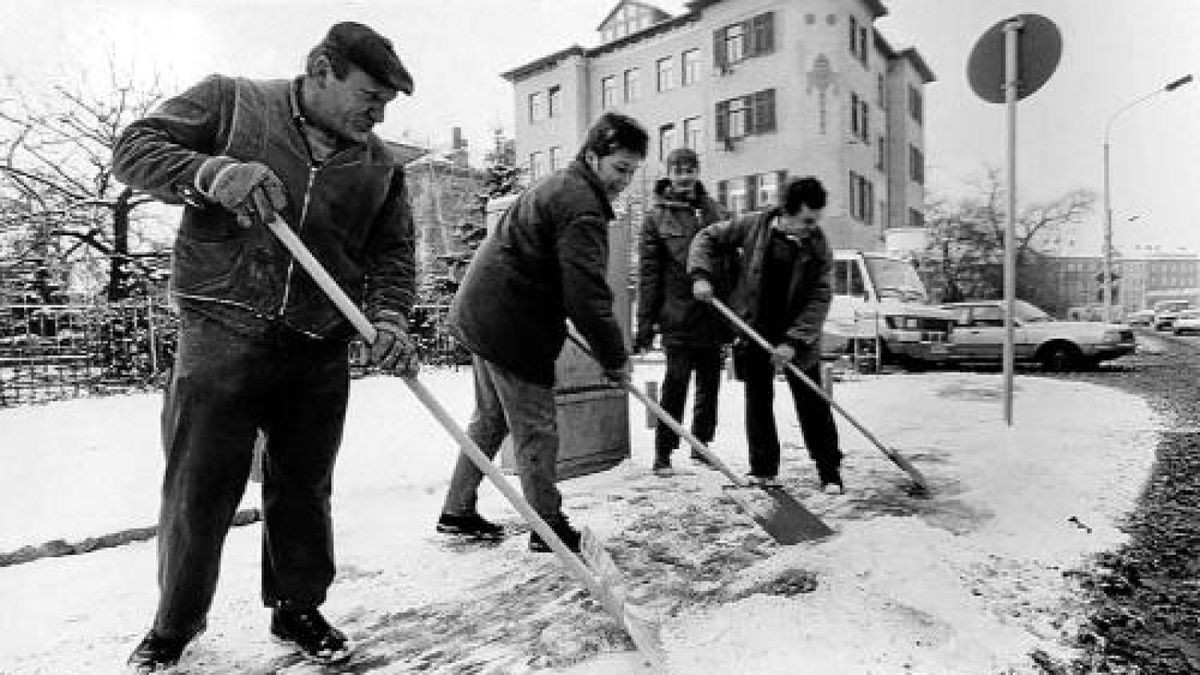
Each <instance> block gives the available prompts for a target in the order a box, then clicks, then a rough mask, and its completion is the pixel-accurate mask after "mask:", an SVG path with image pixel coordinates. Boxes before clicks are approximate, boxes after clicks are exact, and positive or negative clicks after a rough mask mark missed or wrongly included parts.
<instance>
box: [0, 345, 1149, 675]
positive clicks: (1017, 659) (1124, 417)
mask: <svg viewBox="0 0 1200 675" xmlns="http://www.w3.org/2000/svg"><path fill="white" fill-rule="evenodd" d="M421 379H422V381H423V382H425V383H426V385H427V386H428V387H429V388H430V390H431V391H432V392H433V393H434V394H435V395H436V396H437V397H438V398H439V399H440V400H441V401H442V402H443V403H444V404H445V405H446V406H447V407H448V408H449V409H450V410H451V411H452V412H453V413H454V414H455V415H456V416H457V417H458V418H459V419H461V420H465V419H466V418H467V415H468V414H469V412H470V410H469V408H470V401H471V396H470V377H469V373H468V371H467V370H459V371H449V370H442V371H430V372H428V373H426V374H424V375H422V378H421ZM635 379H636V381H638V382H645V381H648V380H658V379H661V366H656V365H641V366H639V368H638V370H637V372H636V374H635ZM1016 383H1017V384H1016V396H1015V401H1016V403H1015V418H1016V423H1015V425H1014V426H1013V427H1011V428H1009V427H1006V425H1005V424H1004V423H1003V420H1002V408H1001V401H1002V399H1001V395H1002V390H1001V385H1002V382H1001V378H1000V376H999V375H992V374H974V373H927V374H921V375H899V374H895V375H885V376H856V377H854V378H853V379H850V380H847V381H844V382H839V383H837V384H836V385H835V396H836V397H837V399H838V401H839V402H840V403H841V404H842V405H843V406H844V407H845V408H846V409H847V410H849V411H850V412H851V413H853V414H855V415H856V417H858V418H859V419H860V421H861V422H862V423H863V424H864V425H865V426H866V427H867V428H868V429H870V430H871V431H872V432H873V433H874V434H875V435H876V436H877V437H879V438H880V439H881V440H883V441H884V442H886V443H888V445H889V447H892V448H893V449H895V450H896V451H898V452H900V453H901V454H903V455H905V456H906V457H908V458H909V459H910V460H911V461H912V462H913V463H914V464H915V465H916V466H917V467H918V468H920V470H921V471H922V472H923V473H924V474H925V475H926V476H927V477H928V478H929V479H930V482H931V483H932V486H933V495H932V497H931V498H927V499H922V498H917V497H914V496H911V495H910V494H909V493H908V491H907V490H906V487H907V483H906V477H905V475H904V474H903V473H901V472H900V471H899V470H898V469H896V467H895V466H894V465H893V464H891V463H890V462H889V461H888V460H887V458H886V457H884V455H883V454H882V453H880V452H879V451H878V450H876V449H875V448H874V447H873V446H871V445H870V444H869V443H868V442H867V440H866V439H864V438H863V437H862V436H860V435H859V434H858V433H857V432H856V431H855V430H854V429H853V428H852V427H851V426H849V425H847V424H844V423H841V424H840V427H841V431H842V444H843V448H844V450H845V451H846V455H847V458H846V464H845V466H844V470H843V473H844V477H845V479H846V482H847V486H848V488H849V494H847V495H846V496H843V497H829V496H825V495H821V494H816V490H815V488H816V486H815V482H814V481H815V478H814V475H813V471H812V466H811V463H810V462H809V461H808V459H807V457H806V456H805V455H804V451H803V448H800V447H798V444H799V442H800V440H799V430H798V428H797V427H796V424H795V415H794V413H792V412H791V410H790V398H789V397H788V396H787V394H786V388H785V387H784V386H783V385H782V383H780V385H779V386H780V389H779V396H778V397H777V414H778V416H779V419H780V421H781V425H780V426H781V433H782V435H783V438H784V441H785V443H786V444H787V448H786V449H785V451H784V454H785V463H784V467H783V473H782V476H781V478H782V479H783V480H784V482H785V483H786V484H787V486H788V487H789V488H790V489H792V491H793V492H794V493H795V494H796V495H797V496H798V497H799V498H800V499H801V500H803V501H804V502H805V503H806V504H807V505H809V506H810V508H812V509H813V510H814V511H816V512H817V513H819V514H820V515H821V517H822V518H823V519H825V520H826V522H828V523H829V524H830V525H832V526H833V527H834V528H835V529H836V530H837V531H838V532H837V534H836V536H833V537H831V538H828V539H826V540H823V541H820V542H817V543H807V544H798V545H794V546H786V547H785V546H779V545H777V544H775V543H774V542H773V541H771V540H770V539H769V538H768V537H767V536H766V535H765V534H763V533H762V532H761V530H759V529H758V528H757V527H755V526H754V524H753V522H752V521H751V520H749V519H748V518H747V517H746V516H745V515H744V513H742V512H740V511H738V510H737V509H736V508H735V507H734V506H733V505H732V504H731V503H730V502H729V501H728V500H727V499H725V498H723V496H722V495H723V492H724V488H723V487H722V482H723V479H722V477H721V476H720V474H717V473H715V472H711V471H707V470H701V469H695V468H692V467H686V465H687V462H686V460H683V461H677V464H680V463H682V464H684V465H685V468H686V469H687V470H686V471H684V472H682V473H681V474H680V475H676V476H673V477H670V478H659V477H656V476H654V475H652V474H650V473H649V471H648V465H649V462H650V457H651V454H652V449H651V448H652V443H653V440H652V433H651V431H650V430H649V429H647V428H646V425H645V424H643V419H644V413H643V411H642V410H640V409H638V407H637V406H638V404H637V402H636V401H633V400H631V404H630V405H631V415H630V419H631V427H632V428H631V433H632V457H631V459H630V460H629V461H627V462H625V463H624V464H622V465H620V466H618V467H616V468H615V469H612V470H610V471H607V472H604V473H600V474H595V475H592V476H587V477H584V478H579V479H574V480H570V481H566V482H564V483H563V485H562V487H563V490H564V494H565V497H566V510H567V511H568V513H569V514H570V515H571V516H572V519H573V520H574V521H575V522H577V523H580V524H586V525H588V526H590V527H591V528H592V529H593V530H594V531H596V532H597V534H598V535H600V537H601V538H602V539H603V540H604V541H605V542H606V545H607V547H608V549H609V550H610V551H611V553H612V555H613V557H614V558H615V560H616V561H617V563H618V565H619V566H620V567H621V568H622V569H623V571H624V572H625V574H626V576H627V577H628V579H629V582H630V584H631V586H632V593H633V595H634V596H635V597H637V598H639V599H640V600H642V601H644V602H646V603H647V604H648V605H649V606H650V607H651V608H652V609H653V610H654V611H655V612H656V613H657V614H658V616H660V617H661V619H662V624H663V634H664V641H665V644H666V648H667V652H668V656H669V665H668V668H669V671H670V672H672V673H695V674H710V673H751V674H762V675H773V674H784V673H787V674H789V675H793V674H801V673H814V674H821V675H827V674H831V673H838V674H856V673H877V674H884V675H887V674H891V673H921V674H922V675H935V674H939V673H945V674H948V675H949V674H953V675H971V674H977V673H978V674H981V675H982V674H993V673H997V674H998V673H1035V672H1041V671H1040V670H1038V669H1036V668H1035V666H1034V662H1033V660H1032V658H1031V654H1032V653H1034V652H1035V651H1039V652H1041V653H1042V654H1044V655H1047V656H1049V657H1051V658H1063V657H1066V656H1069V655H1070V653H1071V652H1070V648H1069V645H1067V644H1065V643H1064V641H1063V638H1064V636H1068V635H1070V634H1071V632H1072V630H1073V626H1074V623H1073V622H1074V621H1078V620H1079V619H1080V615H1079V613H1078V612H1077V611H1075V609H1076V606H1075V603H1076V602H1077V595H1076V594H1075V588H1074V586H1073V584H1072V577H1071V575H1070V574H1067V572H1069V570H1071V569H1072V568H1075V567H1077V566H1080V565H1083V564H1086V561H1087V559H1088V557H1089V556H1090V555H1092V554H1094V553H1096V552H1098V551H1102V550H1107V549H1111V548H1113V547H1115V546H1116V545H1118V544H1119V543H1120V542H1121V541H1122V535H1121V534H1120V532H1118V530H1117V529H1116V528H1115V525H1116V524H1117V523H1118V522H1119V520H1120V519H1121V517H1122V515H1123V514H1125V513H1127V512H1128V511H1129V510H1130V509H1131V508H1132V506H1133V503H1134V500H1135V498H1136V496H1137V494H1138V492H1139V491H1140V489H1141V486H1142V484H1143V482H1144V480H1145V479H1146V477H1147V475H1148V472H1149V469H1150V467H1151V463H1152V460H1153V451H1154V446H1155V443H1156V441H1157V431H1158V430H1159V429H1160V428H1161V426H1162V423H1163V421H1162V420H1160V419H1157V418H1156V417H1155V415H1154V414H1153V413H1152V412H1151V410H1150V409H1149V407H1148V406H1147V405H1146V404H1145V403H1143V402H1142V401H1140V400H1139V399H1137V398H1135V397H1131V396H1130V395H1127V394H1124V393H1120V392H1117V391H1114V390H1108V389H1104V388H1100V387H1096V386H1094V385H1089V384H1084V383H1076V382H1070V381H1061V380H1048V379H1039V378H1026V377H1018V378H1017V380H1016ZM724 385H725V386H724V387H723V390H722V396H721V424H720V429H719V431H718V436H717V440H716V442H715V443H714V444H713V449H714V450H715V451H716V452H717V453H718V454H720V455H721V456H722V457H723V458H724V459H725V460H726V461H727V462H728V463H729V464H730V465H731V466H732V467H734V468H735V469H736V470H739V471H744V470H745V466H746V456H745V443H744V434H743V431H742V407H741V385H740V383H736V382H728V381H727V382H725V383H724ZM158 407H159V399H158V396H156V395H137V396H125V397H115V398H105V399H90V400H77V401H70V402H62V403H54V404H49V405H44V406H31V407H25V408H18V409H6V410H0V439H2V440H0V462H3V467H4V469H3V471H2V472H0V552H7V551H13V550H15V549H17V548H19V547H21V546H24V545H27V544H40V543H42V542H44V541H47V540H50V539H65V540H67V541H74V540H79V539H82V538H84V537H88V536H96V535H100V534H104V533H107V532H112V531H117V530H123V529H127V528H132V527H142V526H146V525H151V524H153V522H154V520H155V514H156V510H157V499H158V488H159V485H158V481H159V473H160V471H161V461H162V460H161V451H160V449H159V446H158V441H157V429H158ZM685 453H686V450H685V451H682V452H680V453H679V459H680V460H682V458H683V457H684V456H686V454H685ZM454 455H455V447H454V444H453V442H452V441H451V440H450V438H449V437H448V436H447V435H446V434H445V433H444V432H443V431H442V430H441V429H440V427H438V426H437V424H436V423H435V422H434V421H433V419H432V418H431V417H430V416H429V415H428V414H426V413H425V411H424V410H423V409H421V408H420V406H419V404H418V403H417V402H416V400H415V399H414V398H413V397H412V396H411V394H410V393H409V392H408V390H407V389H406V388H405V387H404V386H403V384H402V383H401V382H399V381H395V380H390V379H385V378H374V379H368V380H363V381H359V382H356V383H355V385H354V388H353V393H352V400H351V412H350V417H349V420H348V423H347V428H346V435H345V441H344V444H343V449H342V454H341V459H340V461H339V465H338V472H337V477H336V486H335V519H336V521H335V522H336V527H337V550H338V561H339V572H338V576H337V579H336V581H335V583H334V586H333V588H332V589H331V592H330V598H329V601H328V603H327V604H326V605H325V607H324V609H325V610H326V614H327V615H328V616H329V617H330V618H331V620H333V621H334V623H336V624H337V625H339V626H341V627H342V628H343V629H345V630H346V631H347V633H348V634H349V635H350V636H351V638H352V639H353V640H354V641H355V642H356V644H357V645H358V650H357V652H356V655H355V657H354V659H353V660H352V661H351V662H350V663H349V664H348V665H347V666H346V667H345V668H343V669H341V670H332V669H331V670H330V672H359V673H361V672H368V671H369V672H379V673H410V672H428V673H525V672H532V671H544V672H553V673H561V674H569V675H614V674H617V673H636V672H644V669H642V667H641V666H640V665H639V664H640V660H639V659H638V657H637V656H636V654H635V653H633V652H632V651H631V650H632V645H631V643H630V642H629V640H628V638H627V637H626V636H625V635H624V633H623V632H622V631H621V630H620V629H619V628H618V627H617V626H616V624H614V623H613V622H612V621H611V620H610V619H609V617H608V616H607V615H606V614H605V613H604V612H603V611H602V610H601V609H600V608H599V607H598V605H597V604H596V603H594V602H592V601H591V599H590V598H589V597H588V595H587V593H586V592H585V591H583V590H581V588H580V587H579V585H578V584H577V583H576V582H575V581H574V580H573V578H572V577H570V576H569V575H567V574H566V573H565V572H564V571H563V570H562V568H561V566H560V565H559V563H558V562H557V560H556V558H555V557H554V556H550V555H545V554H535V553H530V552H528V551H527V550H526V548H525V546H526V537H525V536H524V534H523V533H524V530H525V529H527V528H526V527H525V526H524V525H523V524H522V523H521V521H520V518H519V516H518V515H517V514H516V511H515V510H514V509H512V508H511V507H510V506H508V504H507V503H505V502H504V501H503V499H502V497H500V496H499V494H498V493H497V492H496V490H494V489H492V488H490V487H488V488H485V489H484V491H483V493H482V503H481V511H482V512H483V513H484V514H485V515H488V516H490V517H494V518H497V519H499V520H500V521H502V522H503V523H504V524H505V525H507V526H509V527H510V529H512V530H516V531H519V532H520V533H521V534H519V535H517V536H512V537H510V538H509V539H508V540H506V541H505V542H503V543H502V544H499V545H496V546H492V547H478V546H461V545H458V546H455V545H447V544H446V543H445V542H444V541H442V540H441V539H439V538H438V536H437V535H435V534H434V533H433V523H434V521H435V519H436V517H437V513H438V510H439V507H440V503H441V498H442V496H443V492H444V489H445V487H446V484H447V479H448V476H449V472H450V467H451V465H452V463H453V461H454ZM514 482H515V481H514ZM254 487H255V486H254V485H253V484H252V485H251V490H250V491H249V494H248V495H247V499H246V501H247V505H253V503H254V502H255V501H256V499H257V498H256V495H254V494H253V492H254V490H253V488H254ZM258 537H259V526H258V525H252V526H246V527H239V528H235V529H234V530H233V531H232V532H231V534H230V536H229V539H228V543H227V546H226V550H225V557H224V562H223V571H222V577H221V585H220V588H219V590H218V594H217V598H216V601H215V603H214V607H213V610H212V613H211V615H210V618H209V629H208V632H206V633H205V634H204V635H203V636H201V637H200V638H199V639H198V640H197V641H196V642H195V643H194V645H193V646H192V647H191V648H190V649H189V651H188V652H187V654H186V655H185V660H184V662H183V663H182V664H181V666H180V667H179V668H178V672H194V673H230V674H232V673H239V674H242V673H276V672H288V673H304V672H321V671H320V670H319V669H316V668H313V667H311V666H307V665H304V664H300V663H298V662H297V661H296V659H295V658H293V657H292V656H291V655H289V654H288V652H287V651H286V650H284V649H283V648H281V647H278V646H276V645H274V644H273V643H271V642H270V641H269V639H268V636H267V630H266V624H267V620H268V614H267V612H266V610H264V609H262V608H261V606H260V603H259V600H258V569H259V567H258V558H259V539H258ZM154 578H155V561H154V542H153V540H151V541H146V542H139V543H134V544H130V545H127V546H122V547H118V548H112V549H106V550H101V551H97V552H93V553H90V554H86V555H76V556H67V557H59V558H46V559H43V560H40V561H37V562H33V563H28V564H22V565H16V566H11V567H6V568H0V598H2V599H3V601H2V602H0V673H5V674H6V675H15V674H17V673H53V674H56V675H57V674H66V673H107V672H119V671H120V666H121V664H122V663H123V661H124V659H125V657H126V655H127V654H128V651H129V650H130V649H131V648H132V646H133V644H134V643H135V642H136V641H137V639H138V638H139V637H140V636H141V634H142V633H143V632H144V630H145V629H146V627H147V624H148V621H149V619H150V617H151V614H152V613H153V607H154V602H155V595H156V591H155V585H154Z"/></svg>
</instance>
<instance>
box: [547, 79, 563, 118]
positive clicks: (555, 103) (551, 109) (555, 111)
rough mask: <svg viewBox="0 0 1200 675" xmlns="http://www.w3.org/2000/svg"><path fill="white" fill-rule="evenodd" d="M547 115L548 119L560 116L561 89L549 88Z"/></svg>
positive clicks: (556, 87)
mask: <svg viewBox="0 0 1200 675" xmlns="http://www.w3.org/2000/svg"><path fill="white" fill-rule="evenodd" d="M547 103H548V105H547V108H548V110H547V115H548V116H549V117H558V116H559V115H561V114H562V88H561V87H559V86H557V85H555V86H553V87H550V92H549V94H548V95H547Z"/></svg>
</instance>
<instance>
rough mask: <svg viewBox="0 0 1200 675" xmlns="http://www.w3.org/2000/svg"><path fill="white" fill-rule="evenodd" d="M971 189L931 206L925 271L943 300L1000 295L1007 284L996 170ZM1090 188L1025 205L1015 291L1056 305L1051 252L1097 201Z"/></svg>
mask: <svg viewBox="0 0 1200 675" xmlns="http://www.w3.org/2000/svg"><path fill="white" fill-rule="evenodd" d="M970 185H971V186H972V187H973V189H974V192H973V194H970V195H968V196H967V197H964V198H961V199H959V200H957V201H951V200H950V199H948V198H946V197H934V198H933V199H931V200H930V203H929V208H928V209H927V213H928V217H927V223H928V224H927V227H928V234H929V236H928V240H927V241H928V247H927V250H926V252H925V259H926V261H927V262H926V270H927V272H928V273H929V274H930V276H931V281H932V284H931V285H932V286H933V288H934V290H935V291H936V294H937V295H939V296H940V297H941V298H942V300H943V301H946V302H953V301H958V300H964V299H983V298H998V297H1000V296H1001V295H1002V294H1003V289H1004V284H1003V279H1004V274H1003V271H1004V232H1005V229H1006V227H1007V211H1006V207H1005V205H1006V194H1005V189H1004V185H1003V181H1002V175H1001V173H1000V171H999V170H998V169H994V168H990V169H987V170H986V171H985V173H984V175H983V177H982V178H980V179H977V180H975V181H973V182H971V183H970ZM1095 202H1096V195H1095V193H1093V192H1092V191H1090V190H1082V189H1080V190H1072V191H1070V192H1068V193H1066V194H1064V195H1062V196H1060V197H1057V198H1055V199H1053V200H1050V201H1048V202H1044V203H1037V204H1031V205H1029V206H1026V207H1025V208H1023V209H1022V210H1021V211H1020V212H1019V213H1018V214H1017V217H1016V223H1015V225H1016V227H1015V233H1014V234H1015V240H1016V263H1017V264H1016V267H1017V296H1018V297H1021V298H1023V299H1027V300H1029V301H1031V302H1034V303H1035V304H1042V305H1054V304H1056V302H1057V301H1056V299H1054V298H1053V296H1052V294H1051V293H1050V290H1051V288H1050V286H1052V284H1051V283H1050V281H1051V279H1050V278H1049V275H1050V270H1049V267H1048V264H1047V256H1049V255H1050V254H1051V253H1052V249H1053V248H1054V247H1056V246H1057V244H1058V242H1059V241H1061V239H1062V238H1063V237H1064V235H1065V231H1066V230H1067V228H1068V227H1070V226H1071V225H1074V224H1076V223H1079V222H1080V221H1082V220H1083V219H1084V218H1085V217H1086V216H1087V215H1088V214H1089V213H1091V211H1092V209H1093V207H1094V206H1095Z"/></svg>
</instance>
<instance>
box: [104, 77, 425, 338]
mask: <svg viewBox="0 0 1200 675" xmlns="http://www.w3.org/2000/svg"><path fill="white" fill-rule="evenodd" d="M298 87H299V80H293V81H288V80H269V81H256V80H247V79H241V78H238V79H233V78H229V77H223V76H220V75H213V76H210V77H208V78H206V79H205V80H203V81H202V82H200V83H199V84H197V85H195V86H194V87H192V88H191V89H189V90H187V91H186V92H184V93H183V94H181V95H179V96H176V97H174V98H171V99H169V100H167V101H166V102H165V103H163V105H162V106H161V107H159V108H158V109H157V110H156V111H154V112H153V113H151V114H150V115H148V116H147V117H145V118H143V119H141V120H139V121H136V122H134V123H133V124H131V125H130V126H129V127H128V128H127V129H126V130H125V131H124V132H123V133H122V134H121V137H120V139H119V140H118V142H117V145H116V148H115V150H114V153H113V168H114V173H115V175H116V176H117V178H118V179H120V180H121V181H122V182H124V183H125V184H126V185H129V186H131V187H135V188H138V189H141V190H144V191H146V192H148V193H150V194H151V195H153V196H155V197H157V198H159V199H161V200H163V201H165V202H167V203H171V204H180V203H182V204H184V208H183V214H182V217H181V220H180V226H179V232H178V235H177V237H176V240H175V247H174V254H173V260H172V278H171V290H172V293H173V295H174V296H175V297H176V299H177V300H178V301H179V303H180V305H181V306H183V307H190V308H193V309H196V310H199V311H201V312H203V313H205V314H207V315H209V316H214V317H216V318H218V319H219V320H220V321H222V322H223V323H226V324H227V325H229V326H231V327H232V328H234V329H236V330H238V331H239V332H242V333H246V334H250V335H261V334H264V333H265V332H266V331H268V330H269V329H270V327H271V325H272V324H273V323H276V322H281V323H283V324H285V325H287V326H288V327H290V328H293V329H295V330H298V331H301V332H303V333H307V334H309V335H311V336H314V337H320V338H339V339H345V338H348V337H349V336H351V335H353V333H354V331H353V329H352V327H351V326H350V325H349V323H348V322H347V321H346V320H345V319H344V318H343V317H342V315H341V313H340V312H339V311H338V310H337V308H336V307H335V306H334V305H333V303H332V302H330V301H329V299H328V298H327V297H325V294H324V293H323V292H322V291H321V290H320V288H319V287H317V285H316V284H315V283H313V281H312V280H311V279H310V278H309V277H308V274H307V273H305V272H304V270H303V269H302V268H300V267H299V265H297V264H295V262H294V261H293V260H292V257H291V255H290V254H289V253H288V251H287V250H286V249H285V248H284V247H283V246H282V245H281V244H280V243H279V242H278V241H277V240H276V239H275V237H274V235H272V234H271V232H270V230H268V229H267V228H265V227H252V228H243V227H241V226H239V225H238V224H237V221H236V217H235V216H234V214H233V213H232V212H230V211H229V210H227V209H225V208H224V207H222V206H221V205H219V204H216V203H212V202H209V201H208V200H207V199H206V198H205V197H204V196H203V195H201V194H200V193H199V191H198V190H197V189H196V188H195V185H194V182H195V178H196V172H197V170H198V169H199V168H200V165H201V164H202V163H203V162H204V161H205V160H207V159H208V158H209V157H212V156H214V155H224V156H228V157H232V158H234V159H236V160H239V161H256V162H261V163H263V164H265V165H267V166H268V167H270V169H271V170H272V171H273V172H274V173H275V175H276V176H278V177H279V179H280V180H281V181H282V182H283V185H284V186H285V190H286V196H287V206H286V207H285V208H284V209H283V211H282V212H281V214H280V215H281V217H282V218H283V219H284V220H285V221H286V222H287V223H288V225H289V226H290V227H291V228H292V229H293V230H295V231H296V232H297V234H298V235H299V237H300V239H301V240H302V241H303V242H304V243H305V245H307V246H308V248H309V249H310V250H311V251H312V253H313V255H314V256H315V257H316V258H317V260H319V261H320V262H321V264H322V265H324V266H325V268H326V270H327V271H328V272H329V273H330V275H331V276H333V278H334V279H335V280H337V282H338V283H339V284H340V285H341V286H342V288H343V289H345V290H346V292H347V293H348V294H349V295H350V296H351V297H352V298H354V299H355V300H356V301H358V302H359V303H360V304H362V305H364V309H365V311H366V313H367V316H368V317H370V318H371V319H372V320H373V321H377V320H380V319H389V320H392V321H395V322H398V323H400V324H401V325H404V324H405V317H407V316H408V313H409V311H410V309H411V307H412V304H413V300H414V297H415V293H416V276H415V245H414V234H413V222H412V213H411V211H410V208H409V204H408V195H407V191H406V189H405V184H404V172H403V170H402V169H401V168H400V167H399V166H397V165H396V163H395V161H394V160H393V159H392V157H391V155H390V153H389V152H388V150H387V148H386V147H385V146H384V144H383V142H382V141H381V140H380V139H379V138H378V137H376V136H374V135H371V136H370V137H369V139H368V140H367V142H365V143H358V144H353V145H351V146H349V147H345V148H343V149H341V150H339V151H338V152H337V153H335V154H334V155H333V156H331V157H330V158H329V159H328V160H326V161H325V162H324V163H322V164H320V165H317V164H314V163H313V162H312V161H311V160H310V156H309V152H308V146H307V145H306V141H305V138H304V135H303V132H302V129H301V126H300V125H301V124H303V123H304V122H303V117H302V112H301V110H300V106H299V102H298V96H297V90H298Z"/></svg>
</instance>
